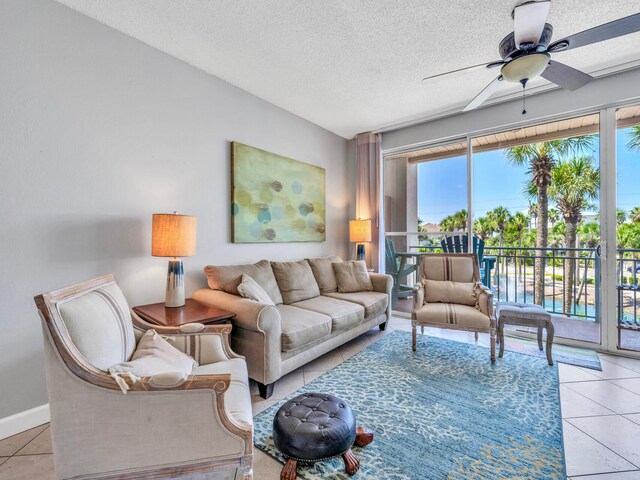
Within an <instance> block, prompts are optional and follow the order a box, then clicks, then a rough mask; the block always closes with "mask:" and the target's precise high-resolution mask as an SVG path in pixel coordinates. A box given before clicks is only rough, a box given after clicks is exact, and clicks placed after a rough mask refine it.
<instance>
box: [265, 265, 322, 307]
mask: <svg viewBox="0 0 640 480" xmlns="http://www.w3.org/2000/svg"><path fill="white" fill-rule="evenodd" d="M271 268H273V274H274V275H275V277H276V281H277V282H278V287H279V288H280V293H281V294H282V300H283V301H284V303H285V304H286V305H289V304H292V303H295V302H300V301H302V300H307V299H309V298H314V297H317V296H318V295H320V288H319V287H318V284H317V283H316V279H315V278H314V276H313V272H312V271H311V267H310V266H309V264H308V263H307V261H306V260H300V261H298V262H271Z"/></svg>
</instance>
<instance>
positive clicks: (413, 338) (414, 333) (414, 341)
mask: <svg viewBox="0 0 640 480" xmlns="http://www.w3.org/2000/svg"><path fill="white" fill-rule="evenodd" d="M416 330H417V329H416V326H415V325H413V326H412V327H411V349H412V350H413V351H414V352H415V351H416V344H417V342H418V340H417V338H416V337H417V335H418V332H417V331H416Z"/></svg>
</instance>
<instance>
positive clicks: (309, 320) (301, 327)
mask: <svg viewBox="0 0 640 480" xmlns="http://www.w3.org/2000/svg"><path fill="white" fill-rule="evenodd" d="M276 308H277V309H278V311H279V312H280V318H281V320H282V324H281V325H282V351H283V352H288V351H290V350H295V349H296V348H300V347H304V346H305V345H309V344H310V343H313V342H315V341H316V340H319V339H321V338H322V337H325V336H327V335H329V334H330V333H331V317H329V316H327V315H322V314H321V313H317V312H312V311H311V310H305V309H303V308H298V307H294V306H291V305H284V304H282V305H278V306H276Z"/></svg>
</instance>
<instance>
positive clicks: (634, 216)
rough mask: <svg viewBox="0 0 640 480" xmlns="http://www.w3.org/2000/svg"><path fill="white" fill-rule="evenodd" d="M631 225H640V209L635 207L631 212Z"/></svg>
mask: <svg viewBox="0 0 640 480" xmlns="http://www.w3.org/2000/svg"><path fill="white" fill-rule="evenodd" d="M629 220H631V223H640V207H633V208H632V209H631V211H630V212H629Z"/></svg>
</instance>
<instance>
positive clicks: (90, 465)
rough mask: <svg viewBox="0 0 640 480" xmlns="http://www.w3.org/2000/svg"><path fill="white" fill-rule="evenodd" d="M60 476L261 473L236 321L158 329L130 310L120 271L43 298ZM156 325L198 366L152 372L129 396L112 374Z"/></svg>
mask: <svg viewBox="0 0 640 480" xmlns="http://www.w3.org/2000/svg"><path fill="white" fill-rule="evenodd" d="M35 301H36V305H37V306H38V310H39V311H40V314H41V317H42V319H43V330H44V337H45V338H44V352H45V366H46V376H47V387H48V394H49V405H50V410H51V434H52V440H53V452H54V464H55V475H56V478H118V479H140V478H165V477H171V478H176V477H182V478H198V479H200V478H207V479H209V478H211V479H233V480H250V479H252V478H253V471H252V465H253V450H252V449H253V442H252V429H253V427H252V413H251V399H250V394H249V386H248V377H247V368H246V364H245V361H244V358H243V357H240V356H238V355H236V354H234V353H233V352H232V351H231V349H230V347H229V341H228V339H229V333H230V332H231V326H230V325H216V326H204V325H200V324H190V325H186V326H183V327H158V326H156V325H151V324H148V323H146V322H145V321H143V320H142V319H140V318H139V317H137V316H135V315H133V316H132V314H131V312H130V310H129V307H128V305H127V303H126V300H125V298H124V296H123V295H122V292H121V291H120V289H119V288H118V285H117V284H116V282H115V279H114V277H113V275H106V276H103V277H99V278H96V279H93V280H89V281H86V282H83V283H80V284H77V285H73V286H70V287H67V288H63V289H61V290H57V291H54V292H50V293H45V294H42V295H38V296H37V297H36V298H35ZM150 328H153V329H155V330H156V331H158V332H159V333H161V334H163V335H169V336H171V337H173V345H174V346H175V347H176V348H178V349H179V350H181V351H183V352H184V353H187V354H188V355H191V356H193V357H194V358H195V359H196V360H197V361H198V363H199V365H200V366H198V367H195V368H194V370H193V374H192V375H188V376H184V377H182V376H180V375H176V374H174V375H171V374H162V375H156V376H153V377H144V378H142V379H141V380H140V381H138V382H136V383H133V384H131V382H129V387H130V390H129V391H128V393H127V395H123V393H122V391H121V390H120V387H119V386H118V384H117V383H116V381H115V380H114V378H112V377H111V376H110V375H109V374H108V373H107V369H108V367H109V366H110V365H113V364H115V363H118V362H122V361H126V360H128V359H129V357H130V356H131V353H132V352H133V351H134V349H135V344H136V342H137V339H139V338H140V337H141V336H142V333H144V331H145V330H147V329H150Z"/></svg>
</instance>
